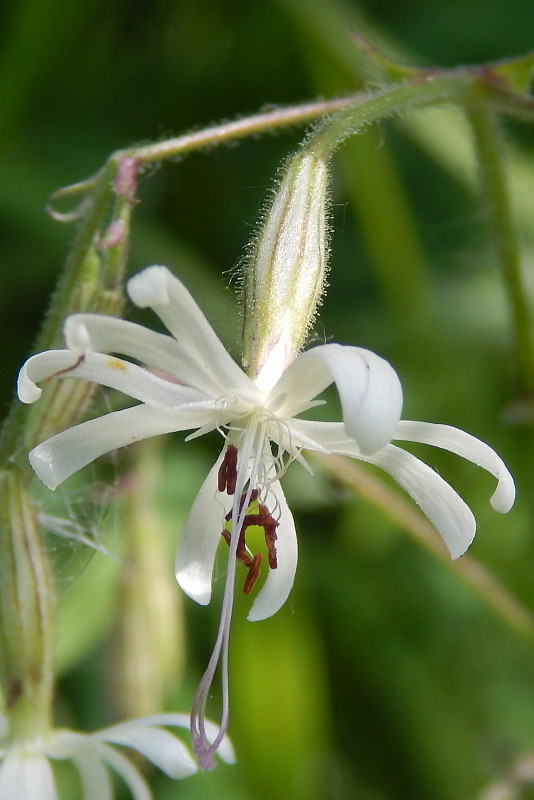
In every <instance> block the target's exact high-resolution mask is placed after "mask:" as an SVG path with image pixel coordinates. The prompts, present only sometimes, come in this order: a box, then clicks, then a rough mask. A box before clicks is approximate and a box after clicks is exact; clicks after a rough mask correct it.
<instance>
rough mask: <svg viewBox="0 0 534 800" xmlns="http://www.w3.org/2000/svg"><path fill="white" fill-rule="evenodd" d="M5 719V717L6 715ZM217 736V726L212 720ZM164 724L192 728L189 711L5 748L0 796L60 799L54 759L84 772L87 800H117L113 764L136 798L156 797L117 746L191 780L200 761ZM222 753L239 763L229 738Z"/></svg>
mask: <svg viewBox="0 0 534 800" xmlns="http://www.w3.org/2000/svg"><path fill="white" fill-rule="evenodd" d="M3 721H5V718H4V719H3ZM206 725H207V731H208V735H210V737H211V738H212V739H214V738H215V737H216V735H217V731H218V729H217V727H216V726H215V725H213V723H211V722H207V723H206ZM161 726H171V727H172V726H177V727H180V728H189V716H188V715H186V714H156V715H153V716H150V717H141V718H139V719H135V720H131V721H128V722H122V723H120V724H118V725H113V726H111V727H109V728H104V729H103V730H100V731H95V733H90V734H82V733H76V732H74V731H69V730H60V729H59V730H55V731H51V732H50V733H49V734H48V735H47V736H46V738H43V739H36V740H35V741H25V742H21V743H16V744H9V742H8V741H7V739H6V741H5V742H3V745H4V746H3V747H2V746H0V759H1V760H0V800H57V797H58V795H57V791H56V786H55V782H54V776H53V771H52V766H51V762H53V761H55V760H69V761H72V763H73V764H74V766H75V767H76V769H77V770H78V774H79V776H80V781H81V787H82V794H81V796H82V797H83V798H84V800H112V798H113V796H114V792H113V783H112V779H111V774H110V768H111V769H112V770H113V771H114V772H116V773H117V774H118V775H120V777H121V778H122V779H123V780H124V782H125V784H126V785H127V786H128V788H129V790H130V792H131V795H132V797H133V798H134V800H150V798H151V797H152V794H151V792H150V789H149V787H148V784H147V782H146V781H145V779H144V778H143V776H142V774H141V772H140V771H139V769H138V768H137V767H136V766H134V764H133V763H132V762H131V761H129V760H128V758H126V757H125V756H124V755H122V753H120V752H119V751H118V750H117V749H116V748H115V747H114V746H113V745H122V746H124V747H129V748H132V749H133V750H137V752H138V753H141V754H142V755H143V756H144V757H145V758H147V759H148V760H149V761H151V762H152V763H153V764H155V765H156V766H157V767H159V769H161V770H162V771H163V772H165V773H166V774H167V775H168V776H169V777H170V778H175V779H178V778H187V777H189V776H190V775H193V774H194V773H195V772H196V771H197V765H196V763H195V762H194V760H193V757H192V755H191V753H190V751H189V750H188V749H187V747H186V746H185V745H184V744H183V742H181V741H180V740H179V739H177V738H176V737H175V736H173V735H172V734H171V733H169V732H168V731H166V730H164V729H163V727H161ZM219 755H220V757H221V758H222V759H223V760H224V761H226V762H228V763H233V762H234V753H233V748H232V746H231V744H230V742H229V741H228V739H226V738H225V739H224V741H223V742H222V746H221V747H220V748H219Z"/></svg>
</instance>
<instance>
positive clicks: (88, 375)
mask: <svg viewBox="0 0 534 800" xmlns="http://www.w3.org/2000/svg"><path fill="white" fill-rule="evenodd" d="M80 359H81V360H80ZM56 376H57V377H62V378H78V379H80V380H87V381H92V382H93V383H98V384H101V385H102V386H109V387H110V388H111V389H117V390H118V391H120V392H124V394H127V395H129V396H130V397H134V398H135V399H136V400H141V401H142V402H146V403H148V404H150V405H154V406H161V407H163V408H177V407H178V406H180V405H183V404H184V403H194V402H200V401H203V400H204V401H205V400H207V399H208V398H207V396H206V395H205V394H204V393H201V392H198V391H196V390H195V389H191V388H190V387H188V386H180V385H179V384H177V383H173V382H172V381H168V380H164V379H163V378H158V377H157V376H156V375H153V374H152V373H150V372H148V370H146V369H143V368H142V367H138V366H137V364H132V363H131V362H129V361H124V360H122V359H120V358H117V357H116V356H109V355H105V354H103V353H87V354H86V355H84V356H81V357H77V356H76V355H75V354H74V353H72V352H71V351H70V350H47V351H45V352H44V353H37V355H35V356H32V357H31V358H29V359H28V360H27V361H26V363H25V364H24V365H23V367H22V369H21V371H20V373H19V378H18V394H19V398H20V399H21V400H22V402H23V403H33V402H35V400H37V399H38V398H39V397H40V395H41V390H40V389H39V388H38V387H37V386H36V384H37V383H39V382H40V381H42V380H47V379H51V378H52V379H54V378H55V377H56Z"/></svg>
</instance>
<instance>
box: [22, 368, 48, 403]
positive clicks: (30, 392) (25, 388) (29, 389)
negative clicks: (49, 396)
mask: <svg viewBox="0 0 534 800" xmlns="http://www.w3.org/2000/svg"><path fill="white" fill-rule="evenodd" d="M41 394H42V391H41V389H40V388H39V387H38V386H37V384H35V383H34V382H33V381H32V380H30V378H29V377H28V373H27V372H26V368H25V367H23V368H22V369H21V371H20V372H19V377H18V379H17V396H18V398H19V400H20V401H21V402H23V403H35V401H36V400H39V398H40V397H41Z"/></svg>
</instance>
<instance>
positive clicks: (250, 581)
mask: <svg viewBox="0 0 534 800" xmlns="http://www.w3.org/2000/svg"><path fill="white" fill-rule="evenodd" d="M261 561H262V555H261V553H256V555H255V556H254V558H253V559H252V561H251V562H250V567H249V568H248V575H247V577H246V578H245V585H244V586H243V592H244V593H245V594H250V593H251V591H252V588H253V586H254V584H255V583H256V581H257V580H258V577H259V574H260V570H261Z"/></svg>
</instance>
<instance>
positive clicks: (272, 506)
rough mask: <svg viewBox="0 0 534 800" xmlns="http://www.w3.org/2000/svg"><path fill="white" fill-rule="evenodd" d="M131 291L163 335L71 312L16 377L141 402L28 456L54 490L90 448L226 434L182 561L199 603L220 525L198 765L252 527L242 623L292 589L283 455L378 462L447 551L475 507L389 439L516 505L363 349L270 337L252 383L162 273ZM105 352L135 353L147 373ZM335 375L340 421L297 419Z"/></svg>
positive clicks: (136, 282) (457, 436) (178, 286)
mask: <svg viewBox="0 0 534 800" xmlns="http://www.w3.org/2000/svg"><path fill="white" fill-rule="evenodd" d="M128 292H129V295H130V297H131V299H132V300H133V302H134V303H135V304H136V305H138V306H140V307H151V308H152V309H153V310H154V311H155V312H156V314H157V315H158V316H159V317H160V319H161V320H162V321H163V323H164V324H165V325H166V327H167V329H168V330H169V332H170V333H171V336H168V335H164V334H161V333H155V332H153V331H150V330H148V329H146V328H143V327H141V326H139V325H136V324H134V323H132V322H127V321H125V320H119V319H113V318H111V317H107V316H102V315H97V314H76V315H74V316H71V317H69V318H68V319H67V321H66V324H65V339H66V343H67V348H68V349H66V350H54V351H47V352H44V353H39V354H37V355H36V356H33V357H32V358H30V359H29V360H28V361H27V362H26V364H25V365H24V366H23V368H22V369H21V372H20V375H19V384H18V391H19V397H20V399H21V400H22V401H23V402H26V403H31V402H34V401H35V400H37V399H38V398H39V396H40V394H41V390H40V389H39V388H38V387H37V385H36V383H37V382H39V381H43V380H46V381H49V380H52V379H54V378H79V379H85V380H90V381H94V382H96V383H100V384H102V385H104V386H108V387H111V388H115V389H118V390H119V391H122V392H124V393H125V394H127V395H129V396H130V397H133V398H134V399H136V400H138V401H139V404H138V405H136V406H134V407H132V408H126V409H123V410H120V411H114V412H112V413H109V414H106V415H105V416H103V417H99V418H97V419H93V420H90V421H89V422H84V423H82V424H81V425H77V426H76V427H74V428H70V429H68V430H65V431H63V432H62V433H59V434H57V435H56V436H53V437H52V438H50V439H48V440H47V441H45V442H43V443H42V444H40V445H38V446H37V447H36V448H34V449H33V450H32V452H31V453H30V461H31V464H32V466H33V468H34V470H35V472H36V473H37V475H38V476H39V477H40V478H41V480H42V481H43V482H44V483H45V484H46V485H47V486H49V487H50V488H52V489H54V488H55V487H56V486H58V485H59V484H60V483H62V482H63V481H64V480H65V479H66V478H68V477H69V476H70V475H72V474H73V473H74V472H76V471H77V470H79V469H81V468H82V467H84V466H85V465H86V464H89V463H90V462H92V461H93V460H94V459H96V458H97V457H98V456H100V455H103V454H104V453H107V452H110V451H111V450H114V449H116V448H118V447H122V446H124V445H127V444H130V443H132V442H135V441H139V440H141V439H144V438H147V437H150V436H156V435H158V434H163V433H171V432H175V431H183V430H194V431H195V432H194V433H192V434H190V435H189V437H188V439H192V438H194V437H196V436H199V435H201V434H203V433H207V432H208V431H212V430H216V429H217V430H219V431H220V432H221V433H223V435H224V436H225V439H226V443H225V447H224V450H223V453H222V454H221V456H220V457H219V459H218V460H217V462H216V464H215V465H214V467H213V469H212V470H211V472H210V473H209V475H208V477H207V479H206V481H205V482H204V484H203V486H202V487H201V489H200V491H199V494H198V496H197V498H196V500H195V502H194V503H193V506H192V508H191V511H190V514H189V516H188V518H187V520H186V522H185V525H184V527H183V530H182V533H181V536H180V540H179V544H178V551H177V556H176V576H177V579H178V581H179V583H180V585H181V587H182V588H183V590H184V591H185V592H186V593H187V594H188V595H189V596H190V597H192V598H193V599H194V600H196V601H197V602H198V603H201V604H206V603H208V602H209V601H210V598H211V581H212V571H213V565H214V560H215V554H216V551H217V548H218V546H219V543H220V541H221V533H222V535H223V537H224V538H225V539H226V541H227V542H228V544H229V557H228V568H227V580H226V587H225V593H224V598H223V606H222V612H221V623H220V628H219V633H218V637H217V641H216V644H215V648H214V652H213V655H212V658H211V660H210V663H209V666H208V669H207V671H206V674H205V676H204V678H203V680H202V682H201V684H200V686H199V689H198V691H197V695H196V698H195V701H194V704H193V711H192V725H191V728H192V735H193V744H194V749H195V753H196V755H197V759H198V762H199V764H200V766H202V767H204V768H209V767H211V766H213V761H212V756H213V753H214V752H215V750H216V749H217V747H218V745H219V743H220V741H221V739H222V737H223V735H224V731H225V730H226V727H227V724H228V681H227V671H228V663H227V661H228V637H229V630H230V619H231V613H232V603H233V591H234V582H235V571H236V558H237V559H238V560H239V561H241V562H242V563H243V564H244V565H245V566H246V567H247V570H248V572H247V576H246V580H245V591H246V592H247V593H248V592H249V591H251V590H252V588H253V585H254V583H255V581H256V579H257V577H258V574H259V572H260V569H261V561H262V554H261V553H257V554H253V553H252V552H250V550H249V549H248V547H247V543H246V531H247V528H248V527H249V526H251V525H254V526H259V527H260V528H263V530H264V533H265V540H266V549H267V551H268V560H269V569H268V573H267V578H266V580H265V583H264V584H263V586H262V588H261V589H260V591H259V593H258V595H257V597H256V599H255V600H254V603H253V605H252V608H251V611H250V614H249V617H248V618H249V619H250V620H259V619H263V618H265V617H268V616H271V615H272V614H274V613H275V612H276V611H277V610H278V609H279V608H280V606H282V605H283V603H284V602H285V601H286V599H287V597H288V595H289V593H290V591H291V588H292V586H293V580H294V576H295V570H296V566H297V538H296V532H295V526H294V523H293V517H292V515H291V512H290V510H289V508H288V506H287V503H286V500H285V497H284V493H283V491H282V488H281V485H280V480H279V479H280V477H281V476H282V475H283V473H284V472H285V470H286V468H287V466H288V464H289V462H290V461H293V460H296V461H298V462H300V463H301V464H302V465H303V466H304V467H306V468H308V469H309V467H307V464H306V461H305V459H304V457H303V455H302V451H303V450H312V451H316V452H321V453H336V454H341V455H346V456H350V457H351V458H356V459H359V460H362V461H366V462H368V463H371V464H375V465H377V466H379V467H381V468H382V469H383V470H384V471H386V472H388V473H389V474H390V475H392V476H393V477H394V478H395V480H396V481H397V482H398V483H399V484H400V485H401V486H402V487H403V488H404V489H405V490H406V491H407V492H408V493H409V494H410V496H411V497H412V498H413V499H414V500H415V502H416V503H417V504H418V505H419V506H420V508H421V509H422V511H423V512H424V513H425V514H426V516H427V517H428V518H429V519H430V520H431V522H432V523H433V524H434V526H435V527H436V529H437V530H438V531H439V533H440V534H441V536H442V537H443V540H444V542H445V544H446V545H447V547H448V549H449V552H450V554H451V556H452V557H453V558H457V557H458V556H460V555H462V553H464V552H465V550H466V549H467V547H468V546H469V544H470V543H471V541H472V539H473V536H474V534H475V528H476V523H475V519H474V517H473V514H472V513H471V511H470V509H469V508H468V506H467V505H466V504H465V503H464V501H463V500H462V499H461V498H460V497H459V495H458V494H457V493H456V492H455V491H454V490H453V489H452V488H451V487H450V486H449V484H448V483H446V482H445V481H444V480H443V479H442V478H441V477H440V476H439V475H438V474H437V473H436V472H435V471H434V470H432V469H431V468H430V467H428V466H427V465H426V464H424V463H423V462H422V461H420V460H419V459H418V458H416V457H415V456H413V455H412V454H410V453H408V452H406V451H405V450H403V449H400V448H398V447H397V446H395V445H393V444H392V443H391V442H392V441H394V440H397V441H408V442H420V443H424V444H429V445H432V446H435V447H440V448H442V449H444V450H449V451H450V452H452V453H456V454H457V455H459V456H461V457H463V458H465V459H467V460H469V461H472V462H473V463H475V464H477V465H478V466H480V467H482V468H483V469H485V470H487V471H488V472H490V473H491V474H492V475H493V476H494V477H495V478H496V479H497V481H498V485H497V488H496V490H495V492H494V494H493V496H492V498H491V504H492V506H493V508H494V509H495V510H497V511H500V512H506V511H508V510H509V509H510V508H511V506H512V504H513V502H514V497H515V487H514V482H513V479H512V477H511V475H510V473H509V472H508V470H507V469H506V466H505V465H504V463H503V462H502V460H501V459H500V458H499V456H498V455H497V454H496V453H495V452H494V451H493V450H492V449H491V448H490V447H488V446H487V445H486V444H484V443H483V442H480V441H479V440H478V439H475V438H474V437H473V436H470V435H469V434H467V433H464V432H463V431H460V430H458V429H456V428H452V427H449V426H447V425H434V424H432V423H427V422H411V421H401V420H400V415H401V410H402V389H401V385H400V381H399V378H398V376H397V373H396V372H395V370H394V369H393V367H391V365H390V364H389V363H388V362H387V361H385V360H384V359H383V358H381V357H380V356H377V355H376V354H374V353H372V352H371V351H369V350H365V349H363V348H360V347H350V346H342V345H339V344H325V345H321V346H318V347H313V348H311V349H310V350H307V351H305V352H303V353H301V354H300V355H298V356H297V357H296V358H295V359H294V360H293V361H292V362H291V363H289V364H287V363H286V353H287V347H285V346H283V342H282V343H281V342H279V341H278V342H276V343H274V344H273V353H272V354H271V356H270V357H269V358H267V359H265V366H264V368H261V369H260V371H259V373H258V374H257V375H255V376H253V377H250V376H249V375H247V374H245V372H243V370H241V369H240V368H239V367H238V366H237V364H236V363H235V361H234V360H233V359H232V358H231V357H230V355H229V354H228V352H227V351H226V350H225V348H224V346H223V345H222V343H221V342H220V340H219V339H218V337H217V335H216V334H215V332H214V331H213V329H212V328H211V326H210V325H209V323H208V322H207V320H206V318H205V317H204V315H203V314H202V312H201V311H200V309H199V308H198V306H197V305H196V303H195V302H194V300H193V299H192V297H191V295H190V294H189V293H188V291H187V290H186V288H185V287H184V286H183V284H182V283H181V282H180V281H179V280H178V279H177V278H175V277H174V276H173V275H172V274H171V273H170V272H169V270H168V269H167V268H166V267H161V266H154V267H149V268H147V269H145V270H143V271H142V272H141V273H139V274H138V275H136V276H135V277H134V278H132V279H131V280H130V281H129V283H128ZM282 335H283V334H282ZM110 353H111V354H116V353H120V354H122V355H125V356H126V357H128V358H133V359H135V360H136V361H139V362H141V363H143V364H146V365H147V367H149V368H151V370H152V371H149V370H148V369H145V368H144V367H141V366H138V365H137V364H135V363H132V362H131V361H127V360H123V359H120V358H118V357H117V356H116V355H108V354H110ZM332 383H335V385H336V388H337V392H338V395H339V399H340V402H341V411H342V420H343V421H342V422H316V421H313V420H305V419H301V418H299V415H300V414H302V413H303V412H305V411H308V410H309V409H311V408H313V407H314V406H315V405H317V404H318V403H321V402H322V401H320V400H317V399H316V398H317V397H318V396H319V395H320V394H321V393H322V392H323V391H324V390H325V389H326V388H327V387H328V386H329V385H330V384H332ZM310 471H311V470H310ZM221 658H222V668H223V720H222V724H221V729H220V732H219V735H218V736H217V738H216V740H215V741H214V742H213V744H211V745H210V744H209V742H208V739H207V736H206V731H205V728H204V709H205V705H206V700H207V697H208V693H209V688H210V686H211V682H212V680H213V675H214V672H215V669H216V666H217V664H218V662H219V659H221Z"/></svg>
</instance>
